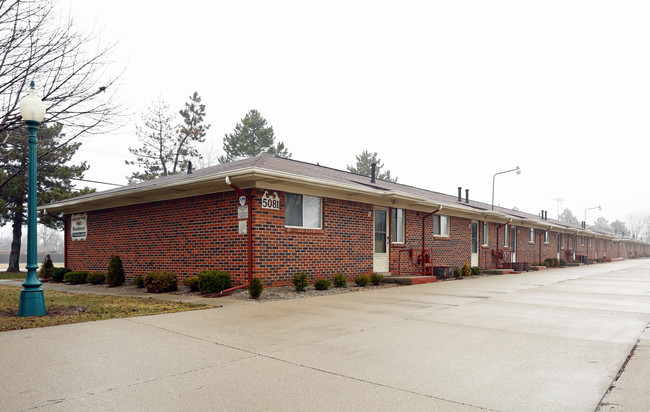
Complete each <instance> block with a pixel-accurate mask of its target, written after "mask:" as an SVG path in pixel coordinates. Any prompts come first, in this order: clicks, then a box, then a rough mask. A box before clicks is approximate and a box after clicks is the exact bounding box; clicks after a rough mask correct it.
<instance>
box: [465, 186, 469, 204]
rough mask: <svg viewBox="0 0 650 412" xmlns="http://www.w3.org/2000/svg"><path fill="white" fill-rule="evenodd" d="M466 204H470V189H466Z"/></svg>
mask: <svg viewBox="0 0 650 412" xmlns="http://www.w3.org/2000/svg"><path fill="white" fill-rule="evenodd" d="M465 203H469V189H465Z"/></svg>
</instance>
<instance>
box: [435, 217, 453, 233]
mask: <svg viewBox="0 0 650 412" xmlns="http://www.w3.org/2000/svg"><path fill="white" fill-rule="evenodd" d="M436 217H437V218H439V219H440V231H441V232H442V218H443V217H444V218H445V219H446V220H447V233H440V234H436V223H435V221H436ZM450 233H451V219H450V218H449V216H447V215H433V236H434V237H450Z"/></svg>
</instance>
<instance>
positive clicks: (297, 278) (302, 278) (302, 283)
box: [293, 272, 309, 292]
mask: <svg viewBox="0 0 650 412" xmlns="http://www.w3.org/2000/svg"><path fill="white" fill-rule="evenodd" d="M293 286H295V288H296V292H304V291H305V289H307V286H309V279H308V278H307V274H306V273H305V272H301V273H296V274H295V275H293Z"/></svg>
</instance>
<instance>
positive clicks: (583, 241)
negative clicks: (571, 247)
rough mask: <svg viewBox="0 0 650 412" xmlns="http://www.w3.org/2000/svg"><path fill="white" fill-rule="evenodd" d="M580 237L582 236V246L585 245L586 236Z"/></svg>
mask: <svg viewBox="0 0 650 412" xmlns="http://www.w3.org/2000/svg"><path fill="white" fill-rule="evenodd" d="M580 237H581V238H582V246H584V245H585V237H584V236H580Z"/></svg>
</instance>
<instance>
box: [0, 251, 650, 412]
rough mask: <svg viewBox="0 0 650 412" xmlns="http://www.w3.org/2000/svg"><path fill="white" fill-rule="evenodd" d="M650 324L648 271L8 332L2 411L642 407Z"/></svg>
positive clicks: (596, 271) (527, 277) (573, 273)
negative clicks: (626, 362)
mask: <svg viewBox="0 0 650 412" xmlns="http://www.w3.org/2000/svg"><path fill="white" fill-rule="evenodd" d="M649 322H650V260H636V261H626V262H617V263H608V264H599V265H591V266H584V267H576V268H564V269H556V270H548V271H544V272H529V273H523V274H518V275H503V276H488V277H480V278H476V279H466V280H459V281H448V282H438V283H434V284H426V285H418V286H407V287H400V288H390V289H382V290H374V291H370V292H358V293H348V294H342V295H334V296H324V297H317V298H308V299H296V300H292V301H276V302H267V303H257V302H247V301H244V302H241V301H229V302H227V301H224V306H223V307H221V308H214V309H209V310H203V311H196V312H183V313H175V314H169V315H159V316H149V317H140V318H131V319H119V320H108V321H101V322H92V323H85V324H75V325H64V326H57V327H51V328H42V329H31V330H24V331H14V332H3V333H0V348H2V352H1V354H0V364H1V365H2V372H1V373H2V376H1V377H0V379H1V381H0V382H1V383H0V399H1V400H2V401H1V402H0V410H7V411H16V410H26V409H39V410H47V411H71V410H92V411H97V410H206V411H207V410H210V411H212V410H222V411H230V410H237V411H239V410H248V411H251V410H252V411H256V410H271V411H287V410H289V411H292V410H296V411H297V410H300V411H305V410H327V411H332V410H355V411H357V410H362V411H363V410H368V411H376V410H386V411H393V410H409V411H413V410H426V411H431V410H444V411H447V410H448V411H478V410H497V411H538V410H550V411H594V410H595V409H596V408H598V405H599V404H600V402H601V399H603V396H605V395H606V394H607V393H608V389H609V388H610V386H611V385H612V384H613V383H616V385H615V386H614V389H613V390H612V391H611V393H610V394H609V395H607V396H606V398H605V403H604V405H603V406H602V410H608V411H609V410H625V411H628V410H647V405H649V404H650V397H649V396H648V395H647V394H646V393H645V392H646V388H647V387H648V385H650V380H649V379H648V373H649V372H648V370H650V356H649V354H648V352H649V351H650V348H649V346H650V342H649V340H650V339H648V338H650V337H648V336H644V335H643V333H644V331H645V330H646V328H647V326H648V323H649ZM646 335H650V333H648V334H646ZM633 349H634V355H633V356H632V357H631V359H630V361H629V363H628V364H627V366H626V368H625V371H624V372H623V374H622V375H621V376H620V378H619V379H618V380H617V381H616V379H617V375H618V373H619V370H620V369H621V367H622V366H623V364H624V362H625V361H626V359H627V358H628V355H630V354H631V352H632V351H633ZM615 381H616V382H615Z"/></svg>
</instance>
